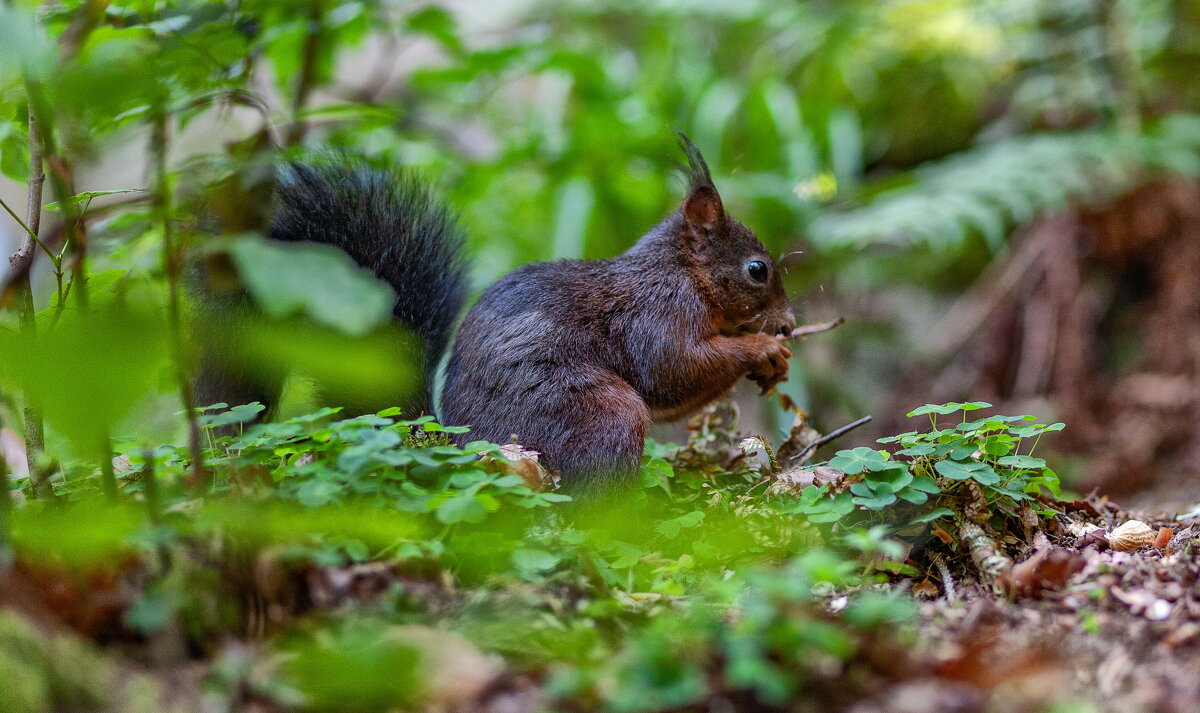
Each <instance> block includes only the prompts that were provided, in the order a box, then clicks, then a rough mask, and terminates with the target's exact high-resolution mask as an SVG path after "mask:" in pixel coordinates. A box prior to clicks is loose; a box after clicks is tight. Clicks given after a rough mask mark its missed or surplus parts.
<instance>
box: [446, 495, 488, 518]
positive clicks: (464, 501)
mask: <svg viewBox="0 0 1200 713" xmlns="http://www.w3.org/2000/svg"><path fill="white" fill-rule="evenodd" d="M486 515H487V510H486V509H485V508H484V507H483V503H481V502H480V501H479V498H477V497H476V496H475V494H474V493H473V492H467V493H462V494H459V495H455V496H454V497H452V498H450V499H448V500H446V501H444V502H443V503H442V504H441V505H439V506H438V508H437V519H438V521H439V522H441V523H444V524H446V525H454V524H456V523H460V522H480V521H481V520H483V518H484V517H485V516H486Z"/></svg>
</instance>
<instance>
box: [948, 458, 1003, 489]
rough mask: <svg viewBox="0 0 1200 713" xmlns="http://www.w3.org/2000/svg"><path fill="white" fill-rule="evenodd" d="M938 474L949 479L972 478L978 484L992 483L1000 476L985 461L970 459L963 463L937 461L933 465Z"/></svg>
mask: <svg viewBox="0 0 1200 713" xmlns="http://www.w3.org/2000/svg"><path fill="white" fill-rule="evenodd" d="M933 468H934V470H936V471H937V472H938V473H939V474H940V475H942V476H943V477H945V478H949V479H951V480H968V479H970V480H974V481H975V482H977V483H979V484H980V485H994V484H995V483H998V482H1000V476H998V475H996V471H994V470H992V467H991V466H989V465H988V464H987V463H979V462H976V461H970V462H967V463H963V462H960V461H954V460H943V461H938V462H937V463H936V464H935V465H934V466H933Z"/></svg>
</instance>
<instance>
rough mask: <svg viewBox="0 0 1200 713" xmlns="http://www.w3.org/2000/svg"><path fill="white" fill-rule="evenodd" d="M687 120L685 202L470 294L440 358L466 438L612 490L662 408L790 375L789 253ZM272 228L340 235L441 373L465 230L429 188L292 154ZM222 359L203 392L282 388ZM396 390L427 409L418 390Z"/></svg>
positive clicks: (234, 394) (328, 237) (669, 416)
mask: <svg viewBox="0 0 1200 713" xmlns="http://www.w3.org/2000/svg"><path fill="white" fill-rule="evenodd" d="M679 137H680V144H681V146H682V148H683V150H684V152H685V154H686V155H687V159H688V165H689V171H688V173H689V178H690V189H689V193H688V196H687V198H686V199H684V201H683V204H682V206H681V207H680V209H679V210H678V211H677V212H676V213H673V214H672V215H670V216H668V217H667V218H666V219H665V220H663V221H662V222H661V223H659V224H658V225H657V226H655V227H654V228H653V229H652V230H651V231H650V232H649V233H647V234H646V235H645V236H643V237H642V238H641V239H640V240H638V242H637V244H635V245H634V246H633V247H632V248H630V249H629V250H628V251H627V252H626V253H624V254H623V255H621V256H619V257H615V258H610V259H605V260H561V261H557V262H550V263H536V264H530V265H525V266H524V267H521V268H519V269H517V270H514V271H513V272H512V273H510V274H508V275H507V276H505V277H504V278H502V279H501V280H500V281H498V282H497V283H495V284H494V285H492V286H491V287H489V288H488V289H487V290H486V291H485V292H484V293H483V295H482V297H480V299H479V301H478V302H476V303H475V305H474V306H473V307H471V309H470V311H469V312H468V313H467V315H466V317H465V319H464V320H463V322H462V324H461V326H460V327H459V329H458V333H457V336H456V337H455V339H454V342H453V347H452V351H451V356H450V360H449V364H448V367H447V371H446V381H445V386H444V389H443V392H442V398H441V403H442V408H441V414H440V416H441V419H442V421H443V422H444V423H446V424H450V425H467V426H470V427H471V430H470V433H469V434H466V435H465V436H464V438H465V439H467V440H477V439H482V440H488V441H493V442H500V443H503V442H507V441H508V440H509V439H510V438H512V437H513V436H514V435H515V436H516V438H517V439H518V440H519V441H520V442H521V443H522V444H523V445H524V446H526V447H527V448H531V449H534V450H536V451H539V452H540V453H541V454H542V458H541V460H542V463H543V464H544V465H545V466H546V467H547V468H549V469H551V470H557V471H558V472H559V473H560V474H561V477H562V481H563V484H564V485H565V486H567V487H569V488H572V489H574V490H576V491H580V490H595V489H606V488H609V487H613V486H617V485H620V484H625V483H629V482H631V481H632V480H633V478H634V476H635V475H636V473H637V472H638V468H639V466H640V463H641V457H642V451H643V448H644V446H645V436H646V428H647V426H648V425H649V424H650V422H651V421H652V420H674V419H678V418H681V417H683V416H685V415H687V414H689V413H691V412H693V411H695V410H697V409H699V408H700V407H702V406H704V405H706V404H708V403H710V402H711V401H713V400H715V399H717V398H719V397H721V396H723V395H724V394H726V393H727V392H728V391H729V390H730V389H732V388H733V386H734V385H735V384H736V383H737V381H738V380H739V379H741V378H742V377H743V376H748V377H749V378H750V379H752V380H753V381H755V382H756V383H758V384H759V385H760V386H761V387H762V390H763V393H766V391H767V390H769V389H770V388H771V387H773V386H774V385H775V384H776V383H778V382H780V381H782V380H784V379H786V378H787V360H788V359H789V358H790V357H791V352H790V351H788V349H787V347H786V346H784V344H783V342H782V340H781V339H780V337H781V336H786V335H788V334H790V332H791V330H792V329H793V327H795V317H794V316H793V314H792V312H791V310H790V309H789V307H788V302H787V298H786V296H785V295H784V291H783V284H782V280H781V277H780V274H779V269H778V267H777V266H776V264H775V261H774V260H772V259H771V256H770V254H769V253H768V252H767V250H766V248H765V247H764V246H763V244H762V243H761V242H760V241H759V240H758V238H757V237H755V236H754V234H753V233H752V232H750V230H749V229H747V228H746V227H745V226H744V225H742V224H741V223H740V222H738V221H737V220H736V219H734V218H733V217H731V216H729V215H728V214H726V212H725V209H724V207H723V205H722V203H721V197H720V195H719V194H718V193H717V189H716V187H715V186H714V185H713V182H712V177H711V176H710V174H709V170H708V166H707V165H706V164H705V162H704V159H703V157H702V156H701V155H700V152H699V150H698V149H696V147H695V146H694V145H693V144H692V143H691V141H689V140H688V138H687V137H686V136H685V135H683V133H682V132H679ZM269 236H270V237H272V238H274V239H279V240H314V241H317V242H324V243H328V244H332V245H335V246H337V247H340V248H342V249H343V250H345V251H346V252H347V253H348V254H349V255H350V256H351V257H352V258H354V259H355V260H356V261H357V262H358V263H359V264H361V265H363V266H364V267H366V268H368V269H370V270H372V271H373V272H374V273H375V274H376V275H377V276H378V277H379V278H380V279H382V280H384V281H385V282H387V283H389V284H390V285H392V287H393V288H394V289H395V291H396V293H397V301H396V307H395V313H394V314H395V318H396V320H397V321H398V322H399V323H401V324H403V325H404V326H406V327H407V328H409V329H411V330H412V331H413V332H415V333H417V334H418V335H420V336H421V337H422V338H423V339H424V342H425V360H424V364H425V372H426V376H427V378H426V382H427V383H429V382H431V381H432V378H430V376H431V375H432V373H433V371H434V370H435V367H436V364H437V363H438V361H439V359H440V357H441V355H442V352H443V351H444V350H445V348H446V346H447V344H448V341H449V335H450V331H451V329H452V325H453V321H454V319H455V318H456V317H457V313H458V312H459V310H460V308H461V305H462V304H463V302H464V299H465V285H466V267H465V262H464V260H463V258H462V253H463V240H462V236H461V232H460V231H459V230H458V228H457V227H456V226H455V224H454V221H453V219H452V217H451V216H450V215H449V213H448V212H447V211H446V209H445V208H444V207H443V206H442V205H441V204H440V203H438V202H437V201H436V200H435V199H434V198H433V197H432V196H431V194H430V192H429V191H428V189H427V188H426V187H424V186H423V185H422V184H420V183H419V182H416V181H414V180H412V179H411V178H410V177H408V176H405V175H403V174H395V173H391V172H386V171H379V170H376V169H366V168H364V167H362V166H349V167H348V166H347V165H345V164H344V163H343V164H342V165H336V164H335V165H333V166H330V167H325V168H317V167H312V166H306V167H297V166H293V167H291V175H290V177H288V178H285V179H284V180H283V181H281V185H280V189H279V207H278V209H277V210H276V213H275V217H274V220H273V223H272V225H271V229H270V231H269ZM228 371H229V370H228V369H225V370H224V371H222V369H221V368H215V369H214V368H206V369H205V370H204V373H203V374H202V376H201V378H200V384H199V389H198V390H199V392H200V394H199V396H198V400H199V402H200V403H210V402H213V401H216V400H223V401H226V402H228V403H238V402H242V401H245V400H260V401H264V402H267V403H268V405H269V404H270V402H271V401H273V400H275V399H276V398H277V393H271V392H272V391H273V390H277V389H278V380H277V379H276V380H274V381H273V382H272V384H271V385H268V386H264V385H262V384H253V385H251V384H249V383H247V382H246V380H245V379H236V378H235V379H230V377H229V373H228ZM422 396H425V395H424V394H423V395H422ZM394 400H400V401H405V402H406V403H404V405H405V406H407V407H408V408H410V409H423V410H426V411H428V410H429V403H430V401H429V400H425V399H424V398H415V399H414V398H411V397H410V398H407V399H404V398H402V397H400V396H397V397H396V399H394ZM389 405H390V404H389Z"/></svg>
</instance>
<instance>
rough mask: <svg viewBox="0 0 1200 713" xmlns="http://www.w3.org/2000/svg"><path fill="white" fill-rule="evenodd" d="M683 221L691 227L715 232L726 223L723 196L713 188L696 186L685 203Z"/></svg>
mask: <svg viewBox="0 0 1200 713" xmlns="http://www.w3.org/2000/svg"><path fill="white" fill-rule="evenodd" d="M680 211H681V212H682V213H683V219H684V220H686V221H687V222H688V224H689V225H692V226H695V227H697V228H703V229H704V230H713V229H715V228H717V227H718V226H720V225H722V224H723V223H724V222H725V209H724V208H722V207H721V196H719V195H717V189H716V188H713V187H712V186H696V187H695V188H693V189H692V192H691V194H689V195H688V197H687V199H686V200H684V201H683V208H681V209H680Z"/></svg>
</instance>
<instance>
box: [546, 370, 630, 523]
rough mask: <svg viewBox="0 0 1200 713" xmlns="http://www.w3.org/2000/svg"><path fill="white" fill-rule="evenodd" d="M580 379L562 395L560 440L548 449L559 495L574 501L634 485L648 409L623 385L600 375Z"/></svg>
mask: <svg viewBox="0 0 1200 713" xmlns="http://www.w3.org/2000/svg"><path fill="white" fill-rule="evenodd" d="M585 378H586V382H585V383H584V384H580V383H579V376H578V375H576V379H574V380H573V383H571V384H569V385H567V387H566V388H565V389H564V393H563V394H562V398H563V402H562V410H561V411H560V412H559V413H560V418H561V425H560V426H559V429H557V430H558V431H559V433H560V435H561V437H560V440H559V441H558V442H557V443H555V444H554V447H553V449H550V448H549V446H547V448H548V451H549V452H548V453H547V456H548V458H547V466H548V467H550V468H554V469H557V470H558V471H559V473H560V475H561V477H562V485H563V488H564V490H565V491H566V492H567V493H568V494H571V495H572V496H574V497H575V498H576V499H577V500H578V499H581V498H582V499H591V498H594V497H596V496H598V495H600V494H602V493H605V492H610V491H614V490H621V489H625V488H630V487H633V486H634V485H636V484H637V474H638V470H639V469H640V468H641V464H642V451H643V450H645V447H646V429H647V427H648V426H649V424H650V409H649V408H648V407H647V406H646V402H645V401H643V400H642V397H641V395H640V394H638V393H637V391H636V390H634V388H633V387H632V386H630V385H629V383H628V382H626V381H625V380H624V379H622V378H620V377H619V376H617V375H616V374H613V373H612V372H609V371H605V370H599V369H597V370H595V371H594V372H593V373H592V374H588V375H587V376H586V377H585Z"/></svg>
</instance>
